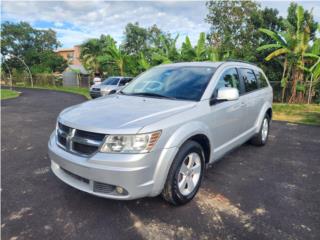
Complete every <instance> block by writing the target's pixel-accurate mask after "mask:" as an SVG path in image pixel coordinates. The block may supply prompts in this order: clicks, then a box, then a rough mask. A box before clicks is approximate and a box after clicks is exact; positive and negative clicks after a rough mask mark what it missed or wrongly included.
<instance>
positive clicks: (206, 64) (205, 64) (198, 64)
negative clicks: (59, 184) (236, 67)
mask: <svg viewBox="0 0 320 240" xmlns="http://www.w3.org/2000/svg"><path fill="white" fill-rule="evenodd" d="M222 63H223V62H179V63H169V64H161V65H159V66H157V67H218V66H220V65H221V64H222Z"/></svg>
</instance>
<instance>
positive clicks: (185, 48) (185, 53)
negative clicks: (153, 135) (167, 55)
mask: <svg viewBox="0 0 320 240" xmlns="http://www.w3.org/2000/svg"><path fill="white" fill-rule="evenodd" d="M180 54H181V60H182V61H192V60H193V59H194V58H195V56H196V53H195V51H194V49H193V47H192V44H191V41H190V38H189V37H188V36H186V39H185V41H184V42H183V43H182V46H181V53H180Z"/></svg>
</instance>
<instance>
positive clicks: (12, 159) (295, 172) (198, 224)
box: [1, 89, 320, 240]
mask: <svg viewBox="0 0 320 240" xmlns="http://www.w3.org/2000/svg"><path fill="white" fill-rule="evenodd" d="M84 100H85V99H84V98H83V97H81V96H78V95H72V94H67V93H62V92H53V91H45V90H27V89H26V90H23V93H22V95H21V96H20V97H19V98H16V99H10V100H5V101H2V106H1V111H2V116H1V120H2V126H1V137H2V146H1V157H2V161H1V163H2V168H1V173H2V176H1V180H2V199H1V204H2V206H1V207H2V209H1V210H2V216H1V217H2V219H1V220H2V222H1V230H2V239H11V240H17V239H95V240H97V239H259V240H262V239H281V240H283V239H320V127H312V126H304V125H294V124H287V123H280V122H273V124H272V129H271V135H270V138H269V143H268V144H267V146H265V147H262V148H257V147H254V146H251V145H249V144H245V145H243V146H241V147H239V148H238V149H236V150H235V151H233V152H232V153H230V154H228V155H227V156H225V157H224V158H223V159H222V160H221V161H219V162H218V163H216V164H214V165H213V166H212V167H211V168H209V169H208V170H207V174H206V177H205V180H204V182H203V186H202V188H201V190H200V192H199V193H198V195H197V197H196V198H195V199H194V200H193V201H192V202H191V203H189V204H187V205H185V206H182V207H172V206H170V205H168V204H167V203H165V202H164V201H163V200H162V199H161V198H160V197H157V198H145V199H140V200H134V201H114V200H108V199H103V198H98V197H95V196H91V195H88V194H86V193H82V192H80V191H78V190H76V189H73V188H72V187H69V186H67V185H66V184H64V183H62V182H61V181H60V180H58V179H57V178H56V177H55V176H54V175H53V173H52V172H51V171H50V168H49V166H50V162H49V159H48V157H47V141H48V138H49V135H50V133H51V131H52V130H53V129H54V126H55V121H56V117H57V115H58V113H59V112H60V111H61V110H62V109H63V108H65V107H67V106H70V105H73V104H76V103H79V102H82V101H84Z"/></svg>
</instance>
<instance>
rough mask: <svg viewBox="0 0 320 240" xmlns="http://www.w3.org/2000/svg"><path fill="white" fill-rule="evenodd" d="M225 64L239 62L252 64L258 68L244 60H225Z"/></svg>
mask: <svg viewBox="0 0 320 240" xmlns="http://www.w3.org/2000/svg"><path fill="white" fill-rule="evenodd" d="M225 61H226V62H241V63H248V64H252V65H255V66H258V65H257V64H256V63H252V62H248V61H244V60H239V59H227V60H225Z"/></svg>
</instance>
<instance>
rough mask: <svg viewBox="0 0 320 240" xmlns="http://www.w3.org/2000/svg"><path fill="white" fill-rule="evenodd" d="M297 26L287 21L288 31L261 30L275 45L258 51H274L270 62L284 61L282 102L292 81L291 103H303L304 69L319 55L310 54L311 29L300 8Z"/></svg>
mask: <svg viewBox="0 0 320 240" xmlns="http://www.w3.org/2000/svg"><path fill="white" fill-rule="evenodd" d="M296 17H297V22H296V24H297V25H296V26H293V25H291V23H290V22H289V21H285V22H284V24H285V27H286V31H283V32H274V31H271V30H268V29H264V28H260V31H261V32H263V33H265V34H267V35H268V36H269V37H270V38H272V39H273V40H274V41H275V43H272V44H266V45H263V46H260V47H259V48H258V49H257V50H258V51H262V50H267V49H268V50H270V49H272V50H273V51H272V52H271V53H269V54H268V56H267V57H266V58H265V60H266V61H270V60H271V59H274V58H280V59H281V60H282V61H283V73H282V79H281V86H282V88H283V90H282V101H283V100H284V97H285V91H286V88H287V84H288V81H289V79H292V86H291V96H290V98H289V102H303V101H304V94H305V78H304V70H303V69H304V68H305V64H306V58H317V55H315V54H312V53H309V52H308V51H309V50H310V46H309V41H310V28H309V24H307V23H306V22H308V21H309V19H304V9H303V7H302V6H298V7H297V10H296Z"/></svg>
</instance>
